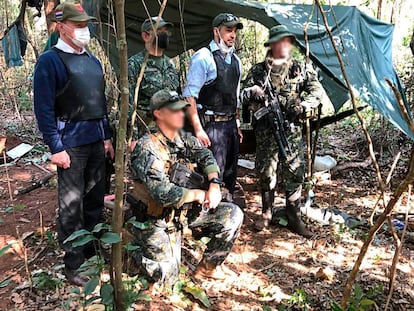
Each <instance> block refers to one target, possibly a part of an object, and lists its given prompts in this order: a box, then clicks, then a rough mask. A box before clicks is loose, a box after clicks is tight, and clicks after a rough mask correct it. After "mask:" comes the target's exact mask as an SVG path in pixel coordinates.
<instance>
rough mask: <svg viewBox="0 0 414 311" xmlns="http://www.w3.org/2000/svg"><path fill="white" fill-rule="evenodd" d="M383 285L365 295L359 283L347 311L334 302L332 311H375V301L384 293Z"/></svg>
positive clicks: (369, 290) (371, 289) (376, 286)
mask: <svg viewBox="0 0 414 311" xmlns="http://www.w3.org/2000/svg"><path fill="white" fill-rule="evenodd" d="M383 289H384V287H383V285H382V284H380V285H375V286H374V287H373V288H370V289H368V290H367V291H366V292H365V293H364V291H363V290H362V287H361V285H359V284H358V283H357V284H355V286H354V291H353V293H352V297H350V298H349V301H348V305H347V307H346V309H343V308H341V306H340V305H339V304H338V303H336V302H333V303H332V304H331V310H332V311H369V310H374V307H375V299H376V298H377V297H378V296H379V294H380V293H381V292H383Z"/></svg>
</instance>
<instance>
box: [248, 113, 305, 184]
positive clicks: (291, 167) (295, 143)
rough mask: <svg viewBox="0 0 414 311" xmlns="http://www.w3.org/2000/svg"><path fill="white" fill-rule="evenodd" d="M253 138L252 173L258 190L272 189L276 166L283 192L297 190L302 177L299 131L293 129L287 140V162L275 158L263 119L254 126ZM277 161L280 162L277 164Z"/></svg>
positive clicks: (273, 142) (274, 147)
mask: <svg viewBox="0 0 414 311" xmlns="http://www.w3.org/2000/svg"><path fill="white" fill-rule="evenodd" d="M255 135H256V171H257V174H258V176H259V187H260V189H261V190H262V191H269V190H273V189H275V187H276V185H277V176H278V174H277V169H278V166H279V165H280V170H281V172H280V173H281V178H282V183H283V186H284V188H285V191H286V192H293V191H296V190H298V189H300V188H301V186H302V184H303V182H304V175H305V159H304V144H303V139H302V129H301V127H300V126H296V125H295V126H294V127H293V128H292V129H291V131H290V133H289V135H288V141H289V146H290V151H291V152H290V153H288V157H287V159H282V158H281V157H280V156H279V148H278V145H277V143H276V140H275V138H274V135H273V132H272V130H271V127H270V124H269V123H268V121H267V120H263V122H262V121H261V122H260V123H259V124H257V125H256V127H255ZM279 162H280V163H279Z"/></svg>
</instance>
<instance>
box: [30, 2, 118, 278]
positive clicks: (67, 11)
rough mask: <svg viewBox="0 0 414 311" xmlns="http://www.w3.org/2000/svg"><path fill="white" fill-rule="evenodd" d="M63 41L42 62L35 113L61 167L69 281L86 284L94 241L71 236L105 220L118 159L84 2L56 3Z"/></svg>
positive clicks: (61, 221)
mask: <svg viewBox="0 0 414 311" xmlns="http://www.w3.org/2000/svg"><path fill="white" fill-rule="evenodd" d="M55 12H56V22H57V29H58V30H59V33H60V39H59V40H58V42H57V44H56V45H55V46H54V47H52V48H51V49H50V50H48V51H46V52H44V53H43V54H42V55H41V56H40V57H39V60H38V61H37V63H36V66H35V72H34V79H33V90H34V111H35V114H36V118H37V122H38V125H39V129H40V131H41V132H42V134H43V139H44V141H45V143H46V144H47V145H48V146H49V148H50V151H51V153H52V156H51V161H52V163H54V164H56V165H57V167H58V169H57V173H58V205H59V208H58V221H57V227H58V228H57V231H58V240H59V243H60V244H61V246H62V248H63V250H64V251H65V256H64V257H63V261H64V263H65V273H66V276H67V278H68V280H69V281H70V282H72V283H74V284H76V285H84V284H85V282H86V280H85V279H84V278H83V277H81V276H79V275H77V272H76V270H77V269H78V268H79V267H80V265H81V264H82V263H83V261H84V259H85V258H87V257H91V256H92V255H94V249H93V246H92V245H88V246H87V247H76V248H73V247H72V246H71V243H70V242H66V243H65V240H66V239H67V238H68V237H69V236H70V235H71V234H72V233H73V232H75V231H77V230H80V229H87V230H92V228H93V227H94V226H95V225H96V224H97V223H99V222H100V221H101V216H102V208H103V203H104V185H105V184H104V176H105V163H104V160H105V154H109V155H110V157H112V158H113V156H114V152H113V148H112V144H111V140H110V138H111V135H110V130H109V124H108V118H107V110H106V109H107V107H106V98H105V89H104V87H105V82H104V76H103V72H102V67H101V64H100V62H99V61H98V59H96V58H95V57H94V56H93V55H92V54H91V53H90V52H88V51H86V50H85V46H86V45H87V44H88V43H89V40H90V34H89V29H88V26H87V25H88V22H89V21H90V20H92V19H94V18H93V17H91V16H88V14H87V13H86V12H85V11H84V9H83V8H82V6H81V5H80V4H78V3H73V2H65V3H63V4H60V5H58V6H57V7H56V10H55Z"/></svg>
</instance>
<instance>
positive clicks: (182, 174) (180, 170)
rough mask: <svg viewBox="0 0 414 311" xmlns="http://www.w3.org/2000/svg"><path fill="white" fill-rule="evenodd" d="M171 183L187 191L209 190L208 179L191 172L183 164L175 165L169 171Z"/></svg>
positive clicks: (177, 163)
mask: <svg viewBox="0 0 414 311" xmlns="http://www.w3.org/2000/svg"><path fill="white" fill-rule="evenodd" d="M169 174H170V181H171V182H172V183H173V184H175V185H177V186H180V187H184V188H187V189H202V190H208V182H207V178H205V177H204V176H203V175H201V174H199V173H197V172H195V171H193V170H191V169H190V168H189V167H188V166H187V165H185V164H184V163H181V162H176V163H174V164H173V165H172V166H171V168H170V171H169Z"/></svg>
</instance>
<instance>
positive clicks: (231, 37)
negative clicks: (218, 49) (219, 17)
mask: <svg viewBox="0 0 414 311" xmlns="http://www.w3.org/2000/svg"><path fill="white" fill-rule="evenodd" d="M213 32H214V41H216V42H220V38H221V39H223V41H224V43H225V44H226V45H227V46H228V47H232V46H234V44H235V42H236V37H237V27H228V26H220V27H215V28H214V30H213Z"/></svg>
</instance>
